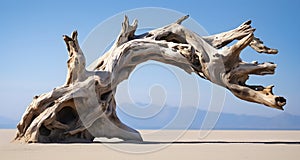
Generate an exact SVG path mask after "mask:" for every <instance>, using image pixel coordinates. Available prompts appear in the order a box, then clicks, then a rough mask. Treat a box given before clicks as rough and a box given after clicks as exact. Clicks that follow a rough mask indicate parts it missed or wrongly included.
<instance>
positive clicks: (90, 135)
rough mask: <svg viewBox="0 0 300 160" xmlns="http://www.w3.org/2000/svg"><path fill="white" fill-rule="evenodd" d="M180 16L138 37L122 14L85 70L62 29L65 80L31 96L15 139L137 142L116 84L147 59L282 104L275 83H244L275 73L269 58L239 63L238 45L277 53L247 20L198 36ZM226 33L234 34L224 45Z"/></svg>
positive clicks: (138, 138) (76, 48)
mask: <svg viewBox="0 0 300 160" xmlns="http://www.w3.org/2000/svg"><path fill="white" fill-rule="evenodd" d="M187 18H188V16H184V17H182V18H180V19H179V20H177V21H176V22H175V23H172V24H170V25H167V26H165V27H162V28H158V29H154V30H152V31H149V32H148V33H146V34H143V35H139V36H137V35H135V34H134V33H135V31H136V29H137V24H138V23H137V20H135V21H134V22H133V24H132V25H130V24H129V21H128V18H127V17H125V19H124V22H123V23H122V29H121V32H120V34H119V36H118V37H117V39H116V42H115V43H114V45H113V46H112V47H111V49H110V50H108V51H107V52H106V53H105V54H104V55H103V56H101V57H100V58H99V59H98V60H97V64H96V65H95V68H94V70H92V71H88V70H86V64H85V63H86V62H85V57H84V54H83V52H82V50H81V49H80V46H79V43H78V40H77V36H78V33H77V31H74V32H73V33H72V35H71V37H69V36H66V35H64V36H63V39H64V41H65V43H66V45H67V50H68V53H69V59H68V62H67V65H68V73H67V79H66V82H65V84H64V85H63V86H60V87H57V88H54V89H53V90H52V91H50V92H48V93H45V94H41V95H39V96H35V97H34V99H33V101H32V103H31V104H30V105H29V106H28V108H27V109H26V111H25V113H24V115H23V117H22V119H21V121H20V122H19V124H18V126H17V135H16V137H15V141H20V142H26V143H29V142H92V141H93V139H94V138H95V137H108V138H112V137H116V138H121V139H124V140H135V141H142V137H141V135H140V133H139V132H138V131H136V130H134V129H132V128H130V127H129V126H127V125H125V124H124V123H122V122H121V121H120V119H119V118H118V116H117V114H116V101H115V91H116V88H117V86H118V84H119V83H120V82H122V81H123V80H126V79H127V78H128V77H129V75H130V73H131V72H132V71H133V70H134V68H135V67H136V66H137V65H139V64H141V63H143V62H146V61H148V60H155V61H159V62H162V63H165V64H170V65H174V66H177V67H178V68H181V69H183V70H184V71H186V72H187V73H196V74H197V75H199V76H200V77H202V78H204V79H207V80H209V81H211V82H212V83H215V84H218V85H221V86H223V87H225V88H227V89H228V90H229V91H231V92H232V93H233V94H234V95H235V96H236V97H238V98H240V99H243V100H246V101H250V102H255V103H259V104H264V105H266V106H268V107H272V108H276V109H283V106H284V105H285V103H286V100H285V98H283V97H280V96H276V95H274V94H273V91H272V89H273V87H274V86H268V87H263V86H260V85H248V84H246V81H247V80H248V78H249V76H250V75H251V74H255V75H266V74H274V71H275V68H276V65H275V64H274V63H268V62H266V63H258V62H253V63H248V62H244V61H242V60H241V58H240V53H241V51H242V50H243V49H244V48H245V47H247V46H250V47H252V48H253V49H254V50H255V51H257V52H259V53H267V54H276V53H277V52H278V51H277V50H276V49H271V48H268V47H266V46H265V45H264V44H263V42H262V41H261V40H260V39H258V38H256V37H255V35H254V31H255V29H254V28H252V27H251V21H247V22H245V23H243V24H242V25H241V26H239V27H237V28H236V29H233V30H230V31H227V32H223V33H219V34H215V35H211V36H206V37H201V36H199V35H198V34H196V33H194V32H192V31H190V30H188V29H187V28H185V27H184V26H182V25H181V23H182V22H183V21H184V20H185V19H187ZM233 40H238V41H237V43H235V44H234V45H232V46H229V47H228V46H226V45H227V44H229V43H231V42H232V41H233Z"/></svg>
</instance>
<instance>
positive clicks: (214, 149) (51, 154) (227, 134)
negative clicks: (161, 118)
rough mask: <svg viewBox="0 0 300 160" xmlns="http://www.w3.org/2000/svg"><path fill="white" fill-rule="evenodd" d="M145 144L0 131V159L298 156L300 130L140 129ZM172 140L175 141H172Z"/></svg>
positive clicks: (290, 157) (273, 159)
mask: <svg viewBox="0 0 300 160" xmlns="http://www.w3.org/2000/svg"><path fill="white" fill-rule="evenodd" d="M141 133H142V136H143V138H144V140H145V142H144V143H142V144H137V143H125V142H119V140H117V139H112V140H107V139H103V138H102V139H97V140H102V141H105V143H99V142H96V143H93V144H80V143H72V144H16V143H10V141H11V140H12V139H13V136H14V134H15V130H0V136H1V137H0V159H1V160H10V159H30V160H35V159H38V160H41V159H42V160H48V159H51V160H53V159H72V160H75V159H81V160H88V159H105V160H108V159H122V160H123V159H130V160H131V159H139V160H141V159H172V160H174V159H181V160H184V159H187V158H188V159H204V160H207V159H230V160H232V159H264V160H266V159H272V160H275V159H280V160H282V159H289V160H291V159H297V160H298V159H299V157H300V131H212V132H210V133H208V132H207V131H202V132H200V131H186V132H185V131H161V130H160V131H149V130H145V131H141ZM170 142H173V143H170Z"/></svg>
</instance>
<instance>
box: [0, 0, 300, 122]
mask: <svg viewBox="0 0 300 160" xmlns="http://www.w3.org/2000/svg"><path fill="white" fill-rule="evenodd" d="M139 7H163V8H169V9H172V10H176V11H178V12H182V13H185V14H189V15H190V16H191V17H192V18H193V19H194V20H196V21H197V22H199V23H200V24H201V25H202V26H203V27H204V28H205V29H206V30H207V31H208V32H209V33H210V34H213V33H218V32H221V31H226V30H229V29H232V28H234V27H236V26H238V25H240V24H241V23H242V22H243V21H245V20H248V19H251V20H252V23H253V26H254V27H255V28H257V30H256V31H255V34H256V35H257V36H258V37H260V38H261V39H262V40H264V41H265V43H266V44H268V45H269V46H271V47H275V48H277V49H278V50H279V54H278V55H275V56H274V55H261V54H258V53H255V52H254V51H252V50H251V49H247V50H245V52H243V54H242V57H243V59H244V60H246V61H253V60H258V61H259V62H262V61H273V62H275V63H277V64H278V68H277V70H276V74H275V75H272V76H266V77H258V78H256V77H254V78H252V79H251V80H250V81H251V82H253V83H257V84H264V85H269V84H275V90H274V91H275V93H276V94H279V95H283V96H285V97H286V98H287V100H288V101H287V105H286V106H285V109H286V110H285V112H287V113H291V114H296V115H300V109H299V104H298V103H299V101H298V100H299V99H300V96H299V93H298V91H299V90H300V87H299V80H300V75H299V71H298V68H300V63H299V57H300V54H299V53H298V52H299V47H298V46H299V37H300V34H299V33H300V31H299V29H300V21H299V17H298V15H299V8H300V2H299V1H296V0H295V1H261V0H252V1H238V0H237V1H214V0H211V1H203V2H201V1H197V0H195V1H189V0H185V1H174V0H172V1H137V0H136V1H114V0H110V1H107V2H102V1H99V2H96V1H88V2H86V1H47V2H41V1H30V0H29V1H14V0H6V1H1V5H0V20H1V22H0V24H1V25H0V26H1V29H0V35H1V36H0V46H1V53H0V59H1V63H0V68H1V69H0V73H1V79H0V82H1V83H0V88H1V90H0V116H5V117H9V118H13V119H19V118H20V116H21V115H22V113H23V112H24V110H25V109H26V107H27V106H28V104H29V103H30V102H31V100H32V97H33V96H34V95H39V94H41V93H45V92H48V91H50V90H51V89H52V88H54V87H56V86H59V85H62V84H63V83H64V81H65V75H66V71H67V70H66V61H67V51H66V48H65V44H64V42H63V40H62V37H61V36H62V35H63V34H70V33H71V32H72V31H73V30H74V29H77V30H78V32H79V40H80V42H83V40H84V38H85V37H86V36H87V35H88V34H89V33H90V32H91V31H92V29H93V28H94V27H96V26H97V25H98V24H99V23H101V22H103V21H104V20H106V19H107V18H109V17H111V16H113V15H115V14H118V13H120V12H122V11H124V10H129V9H134V8H139ZM129 18H130V17H129ZM152 18H153V19H155V18H156V17H152ZM131 19H132V18H131ZM119 24H120V25H121V22H120V23H119ZM107 32H109V31H107ZM150 70H151V68H150ZM145 72H146V71H145ZM143 74H147V73H144V72H143V73H141V75H143ZM156 74H157V75H158V76H159V75H165V74H168V73H167V72H165V71H161V73H156ZM170 77H172V76H170ZM170 77H167V78H166V79H165V80H164V79H162V80H161V79H156V78H153V79H152V80H153V81H150V82H144V83H140V84H138V85H140V86H143V85H144V88H147V87H148V86H149V85H150V86H151V83H160V84H166V87H165V88H166V89H168V88H172V87H168V85H170V84H172V83H176V82H169V79H168V78H170ZM135 81H136V82H139V81H138V79H134V78H133V82H135ZM199 81H201V83H202V82H203V83H202V85H208V84H209V83H207V82H204V80H202V79H200V78H199ZM148 83H149V84H148ZM147 85H148V86H147ZM139 88H140V89H142V88H143V87H139ZM200 89H201V87H200ZM133 90H134V89H133ZM170 90H171V92H173V90H172V89H170ZM133 92H136V93H140V92H141V90H136V91H133ZM200 92H201V90H200ZM147 94H148V91H145V95H147ZM201 94H205V92H203V90H202V92H201ZM142 95H143V93H141V97H142ZM170 95H173V94H170ZM174 96H175V97H176V96H178V95H176V94H174ZM145 97H146V98H147V96H145ZM145 97H142V98H140V99H137V101H140V100H144V99H145ZM174 99H176V98H173V99H172V98H170V99H167V102H166V103H170V104H172V103H173V101H174ZM145 103H149V100H148V101H147V102H145ZM206 103H207V102H205V101H203V103H202V102H200V104H202V105H203V104H206ZM224 111H225V112H230V113H238V114H257V115H263V116H270V115H275V114H278V113H281V111H277V110H274V109H271V108H267V107H264V106H262V105H257V104H251V103H248V102H244V101H241V100H239V99H237V98H235V97H233V96H232V95H231V93H229V92H227V96H226V100H225V104H224Z"/></svg>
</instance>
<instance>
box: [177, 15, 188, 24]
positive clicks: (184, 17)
mask: <svg viewBox="0 0 300 160" xmlns="http://www.w3.org/2000/svg"><path fill="white" fill-rule="evenodd" d="M188 18H189V15H185V16H183V17H181V18H179V19H178V20H177V21H176V22H175V23H177V24H181V23H182V22H183V21H184V20H186V19H188Z"/></svg>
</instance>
